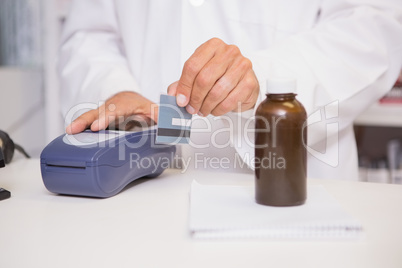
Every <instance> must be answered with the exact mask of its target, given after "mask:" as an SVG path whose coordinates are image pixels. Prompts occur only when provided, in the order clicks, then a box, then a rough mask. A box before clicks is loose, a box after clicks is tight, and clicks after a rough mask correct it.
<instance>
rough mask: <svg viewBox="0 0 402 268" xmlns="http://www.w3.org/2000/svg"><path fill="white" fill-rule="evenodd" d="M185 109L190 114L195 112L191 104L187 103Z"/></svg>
mask: <svg viewBox="0 0 402 268" xmlns="http://www.w3.org/2000/svg"><path fill="white" fill-rule="evenodd" d="M186 110H187V112H189V113H190V114H195V109H194V108H193V106H191V105H187V107H186Z"/></svg>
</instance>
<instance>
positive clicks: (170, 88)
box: [167, 81, 179, 96]
mask: <svg viewBox="0 0 402 268" xmlns="http://www.w3.org/2000/svg"><path fill="white" fill-rule="evenodd" d="M178 84H179V81H176V82H174V83H173V84H170V86H168V88H167V94H168V95H170V96H176V92H177V85H178Z"/></svg>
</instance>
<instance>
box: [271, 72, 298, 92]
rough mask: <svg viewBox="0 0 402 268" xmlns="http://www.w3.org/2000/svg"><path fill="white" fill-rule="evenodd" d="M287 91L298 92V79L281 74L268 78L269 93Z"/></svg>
mask: <svg viewBox="0 0 402 268" xmlns="http://www.w3.org/2000/svg"><path fill="white" fill-rule="evenodd" d="M286 93H296V79H294V78H290V77H279V76H276V77H270V78H268V79H267V94H286Z"/></svg>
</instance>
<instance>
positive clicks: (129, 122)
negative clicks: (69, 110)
mask: <svg viewBox="0 0 402 268" xmlns="http://www.w3.org/2000/svg"><path fill="white" fill-rule="evenodd" d="M150 119H152V120H153V121H155V122H156V121H157V119H158V108H157V105H156V104H154V103H153V102H151V101H150V100H148V99H146V98H144V97H143V96H141V95H140V94H138V93H135V92H129V91H124V92H120V93H117V94H116V95H114V96H112V97H111V98H110V99H108V100H107V101H106V102H105V104H103V105H102V106H100V107H99V108H98V109H94V110H91V111H89V112H86V113H84V114H82V115H81V116H80V117H78V118H77V119H75V120H74V121H73V122H72V123H71V124H70V125H69V126H68V127H67V128H66V133H67V134H76V133H79V132H82V131H84V130H85V129H87V128H89V127H90V128H91V130H92V131H99V130H103V129H106V128H107V127H108V126H110V127H111V128H115V129H129V128H131V127H132V126H133V122H135V124H138V123H139V122H140V121H142V122H140V124H142V123H149V122H151V120H150Z"/></svg>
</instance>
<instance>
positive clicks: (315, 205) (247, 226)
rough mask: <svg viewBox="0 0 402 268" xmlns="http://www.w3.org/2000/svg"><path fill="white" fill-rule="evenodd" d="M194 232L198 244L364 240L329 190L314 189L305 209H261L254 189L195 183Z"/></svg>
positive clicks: (353, 222)
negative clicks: (215, 241)
mask: <svg viewBox="0 0 402 268" xmlns="http://www.w3.org/2000/svg"><path fill="white" fill-rule="evenodd" d="M190 200H191V201H190V202H191V203H190V231H191V234H192V236H193V237H195V238H284V239H333V238H358V237H359V236H360V235H361V233H362V230H363V228H362V226H361V224H360V223H359V222H358V221H357V220H356V219H354V218H353V217H351V216H350V215H349V214H347V213H346V212H345V211H344V210H343V209H342V207H341V206H340V205H339V203H338V202H337V201H336V200H335V199H334V198H333V197H332V196H330V195H329V194H328V192H327V191H326V190H325V188H324V187H322V186H320V185H318V186H310V187H309V188H308V199H307V201H306V203H305V204H304V205H302V206H295V207H270V206H263V205H259V204H257V203H255V201H254V200H255V199H254V187H252V186H227V185H201V184H199V183H197V182H196V181H193V183H192V186H191V199H190Z"/></svg>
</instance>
